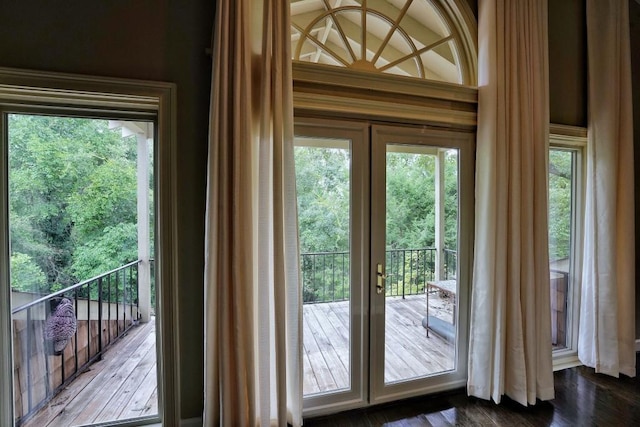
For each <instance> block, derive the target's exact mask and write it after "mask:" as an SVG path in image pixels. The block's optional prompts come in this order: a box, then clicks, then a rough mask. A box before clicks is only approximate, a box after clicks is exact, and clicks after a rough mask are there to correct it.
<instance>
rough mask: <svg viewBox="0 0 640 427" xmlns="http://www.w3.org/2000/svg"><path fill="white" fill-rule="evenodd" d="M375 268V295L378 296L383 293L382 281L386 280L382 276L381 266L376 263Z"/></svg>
mask: <svg viewBox="0 0 640 427" xmlns="http://www.w3.org/2000/svg"><path fill="white" fill-rule="evenodd" d="M377 267H378V269H377V272H376V276H377V279H378V282H377V284H376V293H377V294H378V295H380V294H382V293H383V292H384V280H385V279H386V278H387V276H385V275H384V270H383V267H382V264H380V263H378V265H377Z"/></svg>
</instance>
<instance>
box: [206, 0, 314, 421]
mask: <svg viewBox="0 0 640 427" xmlns="http://www.w3.org/2000/svg"><path fill="white" fill-rule="evenodd" d="M290 45H291V41H290V36H289V2H283V1H280V0H220V1H218V2H217V13H216V21H215V26H214V49H213V81H212V88H211V90H212V97H211V121H210V140H209V171H208V183H207V213H206V242H205V245H206V248H205V257H206V260H205V263H206V266H205V301H204V304H205V306H204V310H205V409H204V425H206V426H213V425H234V426H236V425H242V426H252V425H260V426H266V425H286V424H287V423H289V424H291V425H293V426H298V425H301V423H302V382H301V381H302V376H301V369H302V366H301V359H300V352H301V337H302V332H301V331H302V329H301V324H302V323H301V319H302V300H301V294H300V292H299V290H298V289H299V287H298V282H299V273H298V271H299V270H298V242H297V213H296V193H295V173H294V169H293V167H294V165H293V104H292V79H291V60H290V58H291V55H290Z"/></svg>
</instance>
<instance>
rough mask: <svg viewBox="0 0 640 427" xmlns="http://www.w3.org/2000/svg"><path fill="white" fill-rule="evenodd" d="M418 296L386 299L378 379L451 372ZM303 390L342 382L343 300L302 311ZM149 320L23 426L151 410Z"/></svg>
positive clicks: (345, 372)
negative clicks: (425, 323)
mask: <svg viewBox="0 0 640 427" xmlns="http://www.w3.org/2000/svg"><path fill="white" fill-rule="evenodd" d="M425 313H426V307H425V298H424V295H419V296H412V297H407V298H406V299H401V298H387V305H386V318H387V324H386V337H387V339H386V342H385V348H386V351H385V353H386V357H387V363H386V366H385V381H387V382H393V381H397V380H400V379H403V378H409V377H417V376H425V375H429V374H432V373H436V372H441V371H445V370H449V369H452V368H453V366H454V360H453V356H454V354H455V352H454V347H453V346H452V345H451V344H449V343H448V342H446V341H445V340H443V339H441V338H440V337H438V336H437V335H435V334H430V337H429V338H427V337H426V333H425V330H424V328H423V327H422V317H423V316H424V315H425ZM303 319H304V320H303V334H304V335H303V338H304V340H303V341H304V342H303V354H302V357H303V369H304V371H303V387H304V394H305V395H310V394H315V393H320V392H329V391H335V390H341V389H347V388H348V387H349V384H350V376H351V375H350V374H351V366H350V348H349V337H350V329H349V328H350V325H349V319H350V317H349V302H348V301H341V302H334V303H323V304H307V305H304V307H303ZM156 375H157V374H156V351H155V322H149V323H147V324H145V325H140V326H137V327H135V328H133V329H132V330H131V331H130V332H129V333H128V335H127V336H125V337H123V338H122V339H121V340H119V341H118V342H117V343H115V344H114V345H113V346H112V347H111V348H110V349H108V350H107V351H106V352H105V354H104V357H103V360H101V361H99V362H96V363H94V364H93V365H92V366H91V367H90V369H89V370H88V371H87V372H85V373H83V374H81V375H80V376H79V377H78V378H76V380H74V381H73V382H72V383H71V384H70V385H69V386H68V387H66V388H65V389H64V390H63V391H62V392H61V393H59V394H58V395H57V396H56V397H55V398H54V399H53V400H52V401H51V402H50V403H49V404H48V405H47V406H46V407H45V408H43V409H42V410H41V411H40V412H39V413H38V414H36V415H35V416H34V417H32V418H31V419H30V420H28V421H27V422H26V423H24V424H23V426H25V427H45V426H47V427H58V426H60V427H62V426H64V427H68V426H74V425H80V424H85V423H95V422H104V421H116V420H123V419H129V418H134V417H139V416H146V415H152V414H155V413H157V412H158V399H157V381H156V378H157V376H156Z"/></svg>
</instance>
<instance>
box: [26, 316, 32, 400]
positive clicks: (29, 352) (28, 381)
mask: <svg viewBox="0 0 640 427" xmlns="http://www.w3.org/2000/svg"><path fill="white" fill-rule="evenodd" d="M31 326H32V325H31V307H29V308H28V309H27V404H28V407H29V412H31V408H32V407H33V396H32V391H31Z"/></svg>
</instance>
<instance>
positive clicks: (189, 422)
mask: <svg viewBox="0 0 640 427" xmlns="http://www.w3.org/2000/svg"><path fill="white" fill-rule="evenodd" d="M180 427H202V417H196V418H188V419H186V420H180Z"/></svg>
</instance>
